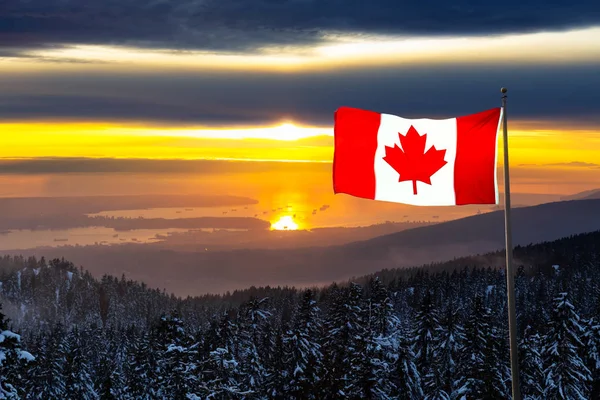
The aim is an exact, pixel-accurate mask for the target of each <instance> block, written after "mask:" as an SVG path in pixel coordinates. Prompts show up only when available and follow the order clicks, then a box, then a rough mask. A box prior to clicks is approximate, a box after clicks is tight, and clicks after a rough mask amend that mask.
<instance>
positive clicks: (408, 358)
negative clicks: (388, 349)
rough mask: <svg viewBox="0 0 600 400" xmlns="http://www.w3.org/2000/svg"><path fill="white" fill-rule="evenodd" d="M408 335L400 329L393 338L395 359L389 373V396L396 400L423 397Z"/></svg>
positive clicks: (413, 399) (411, 399) (410, 399)
mask: <svg viewBox="0 0 600 400" xmlns="http://www.w3.org/2000/svg"><path fill="white" fill-rule="evenodd" d="M407 337H408V335H406V334H403V333H402V331H401V330H398V331H397V335H396V337H395V338H394V343H395V346H394V347H395V348H394V350H395V352H394V353H395V357H394V358H395V360H394V366H393V369H392V372H391V375H390V383H391V385H392V389H391V397H392V398H393V399H398V400H416V399H422V398H424V397H425V395H424V393H423V387H422V382H421V377H420V375H419V371H418V369H417V365H416V363H415V359H416V357H415V354H414V352H413V350H412V349H413V347H412V345H411V341H410V340H409V339H407Z"/></svg>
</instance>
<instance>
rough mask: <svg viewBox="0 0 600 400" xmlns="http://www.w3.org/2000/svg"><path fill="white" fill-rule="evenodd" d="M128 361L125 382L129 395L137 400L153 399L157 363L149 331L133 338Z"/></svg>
mask: <svg viewBox="0 0 600 400" xmlns="http://www.w3.org/2000/svg"><path fill="white" fill-rule="evenodd" d="M128 362H129V368H128V369H127V374H126V382H127V387H128V389H129V390H128V391H129V395H130V396H131V397H132V398H133V399H139V400H150V399H155V398H156V393H157V386H156V385H157V376H156V370H157V368H158V364H157V360H156V352H155V351H154V347H153V343H152V342H151V340H150V334H149V333H144V334H142V335H141V336H139V337H136V338H135V340H134V342H133V345H132V346H131V347H130V349H129V357H128Z"/></svg>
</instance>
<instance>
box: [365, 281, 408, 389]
mask: <svg viewBox="0 0 600 400" xmlns="http://www.w3.org/2000/svg"><path fill="white" fill-rule="evenodd" d="M369 293H370V296H369V298H368V301H367V304H366V305H365V307H364V316H363V320H364V321H365V324H364V325H365V326H364V334H363V335H364V344H365V347H364V348H365V352H364V354H363V355H362V356H363V358H362V362H363V368H362V370H363V376H362V379H361V381H362V382H363V385H362V394H363V396H365V397H367V398H380V399H387V398H389V396H390V393H391V392H392V390H393V389H392V385H391V383H390V380H389V379H390V375H391V373H392V370H393V364H394V361H395V354H394V352H395V346H396V342H395V341H396V339H397V334H398V331H399V329H400V320H399V319H398V317H397V316H396V315H395V314H394V305H393V303H392V300H391V299H390V297H389V294H388V291H387V290H386V288H385V287H384V286H383V284H382V283H381V281H380V280H379V278H374V279H371V280H370V281H369Z"/></svg>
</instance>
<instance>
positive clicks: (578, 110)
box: [0, 65, 600, 129]
mask: <svg viewBox="0 0 600 400" xmlns="http://www.w3.org/2000/svg"><path fill="white" fill-rule="evenodd" d="M0 86H2V87H3V90H2V92H0V118H2V119H3V120H5V121H11V120H13V121H29V120H63V121H65V120H66V121H69V120H89V121H117V122H127V121H129V122H133V121H135V122H137V121H144V122H148V123H159V124H165V125H170V126H174V125H204V126H219V125H221V126H232V125H245V126H248V125H265V124H272V123H279V122H281V121H282V120H283V119H289V120H293V121H295V122H297V123H300V124H305V125H312V126H331V125H332V123H333V112H334V111H335V110H336V109H337V108H338V107H340V106H351V107H359V108H365V109H371V110H376V111H379V112H385V113H391V114H396V115H401V116H405V117H407V118H418V117H431V118H448V117H453V116H459V115H464V114H468V113H472V112H477V111H480V110H484V109H488V108H492V107H497V106H498V105H499V104H500V91H499V89H500V87H502V86H506V87H508V88H509V92H508V95H509V109H508V112H509V118H511V119H521V120H542V119H545V120H556V121H559V120H570V121H571V123H572V125H567V128H575V127H577V126H579V125H588V126H596V127H597V126H600V114H598V109H600V74H598V72H597V66H596V65H589V66H588V65H579V66H578V65H563V66H560V65H558V66H546V67H543V66H539V65H536V66H524V65H523V66H485V67H481V66H479V67H478V66H472V67H469V66H462V67H460V66H452V67H449V66H446V67H443V66H437V67H424V66H422V67H395V68H374V67H373V68H364V69H361V70H343V71H329V72H314V73H297V74H294V75H292V76H291V75H288V74H268V73H252V74H248V73H234V72H230V73H223V74H218V73H190V72H187V73H179V74H177V75H174V74H167V73H164V74H161V73H159V72H157V73H149V72H147V73H145V74H126V73H116V72H115V73H106V74H96V75H88V74H85V73H79V74H73V73H64V74H52V75H43V74H39V75H19V74H17V73H14V74H3V75H2V76H0ZM539 127H540V125H538V127H537V129H539ZM532 129H536V126H535V125H534V126H532Z"/></svg>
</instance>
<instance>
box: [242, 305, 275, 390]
mask: <svg viewBox="0 0 600 400" xmlns="http://www.w3.org/2000/svg"><path fill="white" fill-rule="evenodd" d="M267 300H268V299H266V298H265V299H262V300H260V301H259V300H256V299H253V300H250V301H249V302H248V303H246V304H244V305H242V307H240V311H239V313H238V329H239V331H238V332H239V334H238V340H239V343H238V344H239V352H238V354H239V359H240V364H241V365H240V366H241V373H242V377H243V379H242V380H241V382H240V384H241V386H242V388H243V390H244V392H245V393H252V395H253V396H255V397H257V398H262V397H263V396H265V395H266V393H265V390H264V389H265V387H264V382H265V381H266V379H267V371H266V369H265V366H264V364H263V357H262V356H261V352H260V350H259V349H260V347H261V344H262V343H264V338H265V337H268V335H270V334H271V332H269V330H268V329H267V327H268V324H267V321H268V318H269V317H270V315H271V313H270V312H269V311H267V310H266V309H265V307H266V304H267Z"/></svg>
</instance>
